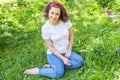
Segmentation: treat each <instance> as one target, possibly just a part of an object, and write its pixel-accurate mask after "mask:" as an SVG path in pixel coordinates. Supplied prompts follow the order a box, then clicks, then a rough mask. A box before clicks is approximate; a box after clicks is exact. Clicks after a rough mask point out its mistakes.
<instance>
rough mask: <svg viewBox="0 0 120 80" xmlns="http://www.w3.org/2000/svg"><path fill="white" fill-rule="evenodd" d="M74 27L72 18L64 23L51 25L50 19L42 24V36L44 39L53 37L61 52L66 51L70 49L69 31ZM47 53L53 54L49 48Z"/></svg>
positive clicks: (55, 46) (53, 41) (57, 48)
mask: <svg viewBox="0 0 120 80" xmlns="http://www.w3.org/2000/svg"><path fill="white" fill-rule="evenodd" d="M71 27H72V23H71V22H70V20H68V22H66V23H64V22H62V21H60V23H59V24H58V25H56V26H54V25H51V24H50V23H49V22H48V21H47V22H46V23H45V24H44V25H43V26H42V37H43V39H51V40H52V43H53V46H54V48H55V49H56V50H57V51H58V52H59V53H65V52H67V50H68V45H69V31H68V29H69V28H71ZM47 54H52V52H51V51H50V50H49V49H48V50H47Z"/></svg>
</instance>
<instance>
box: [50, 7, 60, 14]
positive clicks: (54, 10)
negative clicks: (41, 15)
mask: <svg viewBox="0 0 120 80" xmlns="http://www.w3.org/2000/svg"><path fill="white" fill-rule="evenodd" d="M49 11H50V12H55V13H60V8H57V7H51V8H50V10H49Z"/></svg>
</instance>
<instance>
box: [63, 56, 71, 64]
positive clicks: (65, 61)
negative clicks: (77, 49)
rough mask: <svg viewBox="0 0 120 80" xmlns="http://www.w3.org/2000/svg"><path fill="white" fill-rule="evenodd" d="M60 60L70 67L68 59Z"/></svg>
mask: <svg viewBox="0 0 120 80" xmlns="http://www.w3.org/2000/svg"><path fill="white" fill-rule="evenodd" d="M62 60H63V62H64V64H65V65H67V66H71V62H70V60H69V59H68V58H66V57H64V58H63V59H62Z"/></svg>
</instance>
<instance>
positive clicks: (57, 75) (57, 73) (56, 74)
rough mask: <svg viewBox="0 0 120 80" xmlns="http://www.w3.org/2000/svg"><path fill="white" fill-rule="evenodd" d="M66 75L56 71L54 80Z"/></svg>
mask: <svg viewBox="0 0 120 80" xmlns="http://www.w3.org/2000/svg"><path fill="white" fill-rule="evenodd" d="M63 75H64V71H58V70H56V71H55V73H54V75H53V77H52V78H61V77H63Z"/></svg>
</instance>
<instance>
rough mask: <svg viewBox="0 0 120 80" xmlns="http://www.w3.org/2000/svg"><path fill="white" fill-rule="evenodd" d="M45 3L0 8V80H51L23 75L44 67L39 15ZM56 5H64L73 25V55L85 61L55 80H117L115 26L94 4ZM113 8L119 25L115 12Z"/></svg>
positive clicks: (25, 1) (119, 30) (118, 31)
mask: <svg viewBox="0 0 120 80" xmlns="http://www.w3.org/2000/svg"><path fill="white" fill-rule="evenodd" d="M49 1H50V0H44V1H43V0H33V1H32V0H31V1H29V0H22V1H20V0H16V1H14V2H11V3H4V4H0V80H54V79H50V78H47V77H42V76H38V75H30V76H28V75H24V74H23V71H24V70H26V69H28V68H33V67H39V68H41V67H42V66H43V65H44V64H46V63H47V60H46V46H45V44H44V41H43V39H42V37H41V27H42V25H43V24H44V23H45V22H46V19H44V17H43V14H44V8H45V5H46V4H47V3H48V2H49ZM54 1H57V0H54ZM58 1H60V2H61V3H62V4H63V5H65V8H66V9H67V11H68V14H69V16H70V20H71V22H72V23H73V30H74V35H75V40H74V44H73V51H75V52H76V53H77V54H79V55H81V56H82V57H83V58H84V60H85V65H84V66H83V67H82V68H80V69H66V71H65V75H64V77H62V78H60V79H58V80H120V52H119V53H116V49H117V48H119V47H120V27H119V26H118V24H117V23H113V22H112V20H111V19H110V18H109V17H108V16H107V15H106V14H105V12H104V10H105V9H104V8H101V7H100V6H99V5H98V4H97V2H95V0H85V1H79V0H70V1H69V0H68V1H67V0H58ZM116 2H117V0H116ZM118 2H119V1H118ZM116 4H117V5H118V4H119V3H116ZM115 7H116V5H115V6H114V5H113V8H114V11H115V13H118V22H119V18H120V16H119V14H120V13H119V9H118V8H115ZM117 7H118V6H117Z"/></svg>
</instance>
